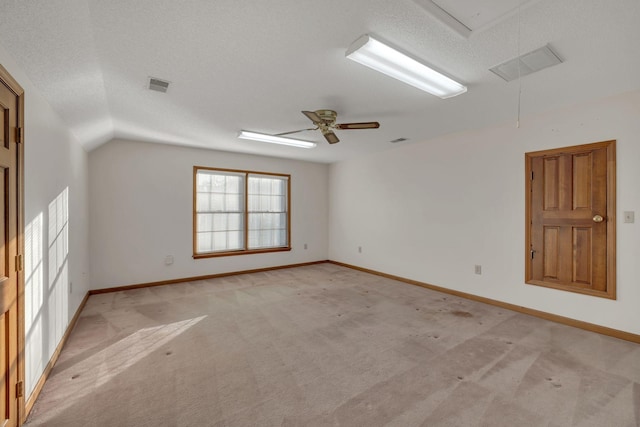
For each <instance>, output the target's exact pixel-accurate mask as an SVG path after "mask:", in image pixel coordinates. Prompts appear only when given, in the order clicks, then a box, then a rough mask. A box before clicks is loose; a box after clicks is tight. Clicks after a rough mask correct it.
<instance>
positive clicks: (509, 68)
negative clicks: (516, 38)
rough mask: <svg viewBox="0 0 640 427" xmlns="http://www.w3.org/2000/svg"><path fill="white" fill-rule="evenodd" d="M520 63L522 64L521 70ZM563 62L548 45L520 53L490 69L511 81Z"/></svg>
mask: <svg viewBox="0 0 640 427" xmlns="http://www.w3.org/2000/svg"><path fill="white" fill-rule="evenodd" d="M518 63H519V64H520V69H519V70H518ZM561 63H562V60H561V59H560V57H559V56H558V55H556V53H555V52H554V51H553V50H551V47H550V46H549V45H546V46H542V47H541V48H538V49H536V50H532V51H531V52H528V53H525V54H524V55H520V56H519V57H517V58H513V59H510V60H509V61H506V62H503V63H502V64H499V65H496V66H495V67H492V68H490V69H489V70H490V71H491V72H493V73H495V74H497V75H498V76H500V77H502V78H503V79H504V80H506V81H508V82H510V81H512V80H516V79H517V78H518V77H524V76H526V75H529V74H532V73H535V72H536V71H540V70H542V69H545V68H548V67H551V66H553V65H557V64H561Z"/></svg>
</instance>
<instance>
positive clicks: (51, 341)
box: [0, 46, 89, 396]
mask: <svg viewBox="0 0 640 427" xmlns="http://www.w3.org/2000/svg"><path fill="white" fill-rule="evenodd" d="M0 63H2V65H3V66H4V67H5V68H6V69H7V70H8V71H9V73H11V75H12V76H13V77H14V78H15V79H16V80H17V81H18V82H19V83H20V85H21V86H22V88H23V89H24V90H25V145H24V152H25V228H26V229H25V334H26V342H25V346H26V348H25V365H26V366H25V371H26V378H25V380H26V384H25V388H26V395H27V396H29V395H30V394H31V392H32V391H33V387H34V386H35V384H36V382H37V381H38V379H39V378H40V376H41V375H42V372H43V371H44V367H45V366H46V364H47V363H48V362H49V360H50V359H51V356H52V355H53V352H54V350H55V348H56V347H57V345H58V344H59V342H60V340H61V338H62V335H63V334H64V332H65V330H66V328H67V326H68V324H69V320H70V319H71V318H72V317H73V315H74V314H75V312H76V310H77V309H78V306H79V305H80V302H81V301H82V298H83V297H84V295H85V294H86V293H87V291H88V289H89V282H88V279H89V275H88V271H89V270H88V269H89V264H88V257H87V251H88V205H87V184H86V182H87V178H88V171H87V165H88V159H87V153H86V152H85V151H84V149H83V148H82V147H81V146H80V144H79V143H78V142H77V140H76V139H75V138H74V137H73V135H72V134H71V133H70V132H69V131H68V129H67V127H66V126H65V124H64V123H63V122H62V121H61V120H60V118H59V117H58V116H57V115H56V113H55V112H54V111H53V109H52V108H51V106H50V105H49V104H48V103H47V101H45V100H44V98H43V97H42V96H41V95H40V93H39V91H38V89H37V88H36V87H34V86H33V84H32V83H31V81H30V80H29V78H28V76H26V75H25V73H24V72H23V71H22V70H21V68H20V66H19V65H18V64H17V63H16V62H15V61H14V60H13V58H12V57H11V55H10V54H9V53H8V52H7V51H6V50H5V49H4V48H3V47H2V46H0ZM69 282H72V283H73V286H72V292H69Z"/></svg>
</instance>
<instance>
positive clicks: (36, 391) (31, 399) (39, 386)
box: [24, 292, 91, 420]
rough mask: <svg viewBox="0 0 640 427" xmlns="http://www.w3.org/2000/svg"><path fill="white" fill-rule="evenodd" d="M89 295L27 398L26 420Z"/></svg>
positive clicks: (83, 300) (81, 304)
mask: <svg viewBox="0 0 640 427" xmlns="http://www.w3.org/2000/svg"><path fill="white" fill-rule="evenodd" d="M89 295H91V292H87V293H86V294H85V296H84V298H82V302H81V303H80V305H79V306H78V309H77V310H76V313H75V314H74V315H73V318H72V319H71V321H70V322H69V325H68V326H67V330H66V331H65V332H64V335H63V336H62V339H61V340H60V342H59V343H58V346H57V347H56V349H55V351H54V352H53V354H52V355H51V359H49V363H47V366H45V368H44V371H43V372H42V375H40V378H39V379H38V382H37V383H36V386H35V387H34V388H33V392H31V395H30V396H29V399H27V403H26V405H25V417H24V420H26V419H27V417H28V416H29V413H30V412H31V410H32V409H33V405H34V404H35V403H36V400H38V396H40V393H41V392H42V387H44V383H45V382H46V381H47V378H49V375H50V374H51V371H52V370H53V367H54V366H55V364H56V362H57V361H58V358H59V357H60V353H61V352H62V349H63V348H64V346H65V344H66V343H67V340H68V339H69V336H70V335H71V331H73V328H74V327H75V326H76V323H78V319H79V318H80V313H82V310H83V309H84V306H85V305H86V304H87V300H88V299H89Z"/></svg>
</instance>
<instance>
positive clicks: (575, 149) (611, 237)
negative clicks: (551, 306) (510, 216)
mask: <svg viewBox="0 0 640 427" xmlns="http://www.w3.org/2000/svg"><path fill="white" fill-rule="evenodd" d="M599 148H605V149H606V153H607V184H606V185H607V213H606V215H607V260H606V266H607V275H606V277H607V290H606V291H596V290H592V289H582V288H577V287H574V286H569V285H563V284H552V283H549V282H541V281H537V280H532V279H531V277H532V271H531V270H532V267H531V258H530V250H531V228H530V226H531V221H532V218H531V195H532V180H531V173H532V168H531V163H532V160H533V158H536V157H551V156H557V155H560V154H569V153H572V154H575V153H580V152H588V151H591V150H594V149H599ZM525 183H526V184H525V189H526V191H525V263H524V265H525V283H528V284H532V285H537V286H544V287H547V288H553V289H560V290H563V291H569V292H576V293H581V294H586V295H592V296H597V297H602V298H608V299H616V141H615V140H610V141H601V142H595V143H591V144H582V145H576V146H571V147H562V148H555V149H550V150H541V151H533V152H529V153H525Z"/></svg>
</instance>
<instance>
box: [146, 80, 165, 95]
mask: <svg viewBox="0 0 640 427" xmlns="http://www.w3.org/2000/svg"><path fill="white" fill-rule="evenodd" d="M169 83H170V82H168V81H166V80H161V79H157V78H155V77H149V86H148V87H149V90H155V91H156V92H162V93H167V90H168V89H169Z"/></svg>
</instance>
